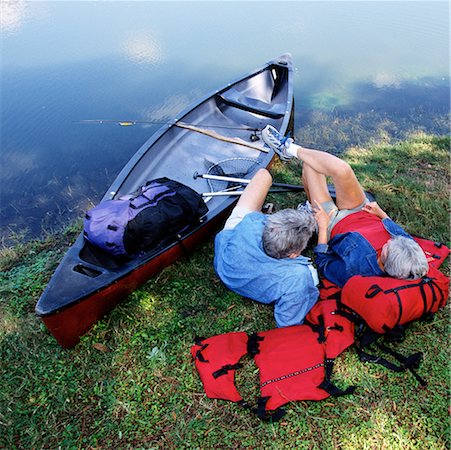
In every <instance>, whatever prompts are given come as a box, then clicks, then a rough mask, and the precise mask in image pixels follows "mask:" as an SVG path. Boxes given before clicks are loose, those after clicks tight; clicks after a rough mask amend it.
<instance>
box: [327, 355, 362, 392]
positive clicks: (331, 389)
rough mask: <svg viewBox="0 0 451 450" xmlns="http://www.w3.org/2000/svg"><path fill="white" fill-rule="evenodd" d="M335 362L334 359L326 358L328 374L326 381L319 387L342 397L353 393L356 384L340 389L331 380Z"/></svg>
mask: <svg viewBox="0 0 451 450" xmlns="http://www.w3.org/2000/svg"><path fill="white" fill-rule="evenodd" d="M334 363H335V360H334V359H331V358H326V360H325V361H324V368H325V371H326V375H325V377H324V381H323V382H322V383H321V384H320V385H319V386H318V387H319V388H321V389H324V390H325V391H326V392H327V393H328V394H329V395H331V396H332V397H340V396H342V395H348V394H353V393H354V391H355V389H356V387H355V386H349V387H347V388H346V389H340V388H338V387H337V386H335V385H334V384H333V383H332V382H331V378H332V371H333V368H334Z"/></svg>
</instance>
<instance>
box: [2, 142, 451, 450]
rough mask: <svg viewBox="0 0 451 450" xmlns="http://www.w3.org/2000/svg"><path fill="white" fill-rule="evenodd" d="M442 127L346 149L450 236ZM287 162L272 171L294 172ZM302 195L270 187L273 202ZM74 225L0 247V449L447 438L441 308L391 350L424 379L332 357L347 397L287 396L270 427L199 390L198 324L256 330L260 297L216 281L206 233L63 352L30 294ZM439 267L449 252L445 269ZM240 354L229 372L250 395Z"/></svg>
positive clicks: (363, 169)
mask: <svg viewBox="0 0 451 450" xmlns="http://www.w3.org/2000/svg"><path fill="white" fill-rule="evenodd" d="M449 149H450V140H449V138H438V137H431V136H424V135H417V136H414V137H412V138H411V139H410V140H408V141H406V142H403V143H400V144H397V145H394V146H391V145H378V146H374V147H372V148H360V149H349V150H348V151H347V152H346V154H345V155H344V158H345V159H347V160H348V161H349V162H350V163H351V165H352V166H353V167H354V168H355V170H356V172H357V174H358V176H359V178H360V180H361V181H362V184H363V185H364V187H365V189H367V190H370V191H372V192H373V193H375V194H376V196H377V199H378V201H379V203H380V204H381V205H382V207H383V208H384V209H386V210H387V211H388V212H389V213H390V214H391V216H392V218H393V219H394V220H396V221H397V222H399V223H400V224H402V225H403V226H404V227H405V228H406V229H407V230H408V231H410V232H412V233H415V234H418V235H422V236H424V237H428V238H431V239H434V240H438V241H441V242H445V243H447V244H448V245H449V213H450V209H449V167H450V166H449ZM299 170H300V166H299V165H298V164H297V163H290V164H284V165H282V164H280V163H277V164H276V165H275V167H274V168H273V173H274V175H275V177H276V179H277V180H278V181H284V182H298V181H299V180H298V175H297V173H299ZM303 199H304V198H303V194H289V195H286V196H281V195H279V196H274V197H273V198H272V200H273V201H274V202H275V203H276V204H277V206H278V207H279V208H282V207H285V206H289V205H296V204H297V203H299V202H300V201H302V200H303ZM79 229H80V225H79V224H78V225H75V226H74V227H72V228H71V229H69V230H67V231H66V232H65V233H62V234H60V235H58V236H54V237H52V238H48V239H47V240H46V241H35V242H30V243H28V244H20V245H17V246H15V247H14V248H8V249H3V250H2V253H1V259H0V264H1V271H2V272H1V273H0V291H1V296H0V377H1V378H0V448H8V449H16V448H17V449H31V448H37V449H39V448H52V449H56V448H63V449H77V448H83V449H95V448H96V449H100V448H102V449H113V448H114V449H127V448H133V449H139V448H162V449H179V448H199V449H210V448H234V449H235V448H240V449H241V448H243V449H244V448H246V449H248V448H249V449H260V448H270V449H282V448H283V449H285V448H286V449H293V448H297V449H304V448H305V449H321V450H323V449H390V450H396V449H399V450H401V449H402V450H406V449H421V450H424V449H431V450H432V449H434V450H436V449H447V448H449V447H450V436H449V431H450V430H449V416H448V406H449V403H448V399H447V396H448V394H449V362H448V361H449V355H448V348H449V340H448V335H449V328H448V324H449V316H448V311H447V309H446V310H444V311H441V312H439V313H438V314H437V315H436V317H435V319H434V321H432V322H428V323H422V322H418V323H416V324H414V325H413V326H411V328H410V329H409V331H408V333H407V338H406V340H405V342H403V343H402V344H401V349H402V350H403V351H405V352H406V353H407V352H409V351H411V352H413V351H419V350H420V351H423V352H424V362H423V364H422V366H421V367H420V370H419V373H420V375H422V376H423V377H424V378H425V379H426V380H427V381H428V383H429V384H428V386H426V387H425V388H422V387H420V386H419V385H418V383H417V382H416V380H415V379H414V378H413V377H412V376H411V375H409V374H407V373H406V374H405V373H402V374H395V373H391V372H389V371H387V370H386V369H384V368H381V367H379V366H374V365H369V364H363V363H361V362H359V361H358V358H357V356H356V354H355V351H354V350H353V349H350V350H348V351H347V352H345V353H344V354H343V355H341V356H340V357H339V358H338V360H337V364H336V372H335V377H334V378H335V379H336V380H338V384H339V385H349V384H353V385H356V386H357V390H356V392H355V394H354V395H351V396H345V397H340V398H337V399H327V400H324V401H321V402H307V401H305V402H296V403H292V404H290V405H288V406H287V410H288V413H287V415H286V416H285V417H284V418H283V419H282V421H281V422H279V423H277V424H268V423H263V422H260V421H259V420H258V419H256V417H255V416H253V415H252V414H250V413H249V412H248V411H245V410H241V409H240V408H239V407H238V406H237V405H235V404H233V403H228V402H225V401H220V400H210V399H208V398H207V397H206V396H205V394H204V391H203V388H202V385H201V382H200V380H199V377H198V375H197V373H196V370H195V368H194V365H193V362H192V361H191V358H190V355H189V350H190V347H191V345H192V341H193V337H194V336H196V335H202V336H212V335H215V334H220V333H225V332H230V331H246V332H254V331H263V330H266V329H269V328H273V327H274V320H273V314H272V308H271V307H268V306H264V305H260V304H257V303H256V302H252V301H250V300H247V299H244V298H242V297H240V296H238V295H236V294H234V293H232V292H230V291H228V290H227V289H226V288H225V287H224V286H223V285H222V284H221V283H220V282H219V280H218V279H217V277H216V276H215V273H214V271H213V268H212V257H213V242H212V240H210V241H209V242H206V243H205V244H203V245H202V246H200V247H199V248H198V250H197V251H196V252H195V253H193V254H192V256H191V257H190V258H189V259H188V258H185V259H181V260H180V261H178V262H177V263H176V264H174V265H173V266H171V267H169V268H167V269H165V270H164V271H163V272H161V274H160V275H158V276H157V277H155V278H153V279H151V280H149V281H148V282H147V283H146V284H145V285H144V286H142V287H141V288H140V289H138V290H137V291H135V292H134V293H133V294H131V295H130V296H129V297H128V298H127V299H126V300H125V301H124V302H123V303H122V304H121V305H120V306H119V307H117V308H116V309H115V310H114V311H113V312H112V313H110V314H109V315H108V316H107V317H105V318H104V319H103V320H102V321H101V322H99V323H98V324H97V325H95V327H94V328H93V329H92V330H91V331H90V332H89V333H88V334H87V335H86V336H84V337H83V338H82V341H81V343H80V344H79V345H77V346H76V347H75V348H74V349H72V350H64V349H62V348H61V347H60V346H59V345H58V344H57V343H56V341H55V340H54V338H53V337H52V336H51V335H50V334H49V333H48V331H47V330H46V328H45V327H44V326H43V325H42V324H41V323H40V322H39V320H38V319H37V318H36V317H35V316H34V306H35V303H36V301H37V299H38V297H39V295H40V293H41V292H42V290H43V288H44V287H45V285H46V283H47V282H48V280H49V278H50V276H51V274H52V272H53V270H54V269H55V267H56V265H57V264H58V261H59V260H60V259H61V257H62V255H63V254H64V252H65V250H66V249H67V247H68V246H69V245H70V243H71V242H72V241H73V240H74V239H75V237H76V235H77V233H78V232H79ZM443 270H445V271H446V272H448V263H446V264H445V267H444V268H443ZM257 376H258V374H257V372H256V369H255V366H254V365H253V363H252V361H250V360H246V361H245V367H244V369H243V370H242V371H241V373H240V374H239V375H238V376H237V383H238V385H239V388H240V390H241V392H242V393H244V396H245V397H246V398H247V399H249V400H250V401H251V402H252V401H254V400H255V399H256V398H257V397H258V382H257Z"/></svg>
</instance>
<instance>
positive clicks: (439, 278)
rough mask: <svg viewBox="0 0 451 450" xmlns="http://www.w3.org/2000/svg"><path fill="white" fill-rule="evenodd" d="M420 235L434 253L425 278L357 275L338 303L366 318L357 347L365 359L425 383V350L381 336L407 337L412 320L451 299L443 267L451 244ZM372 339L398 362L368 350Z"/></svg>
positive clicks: (359, 320) (356, 316) (348, 314)
mask: <svg viewBox="0 0 451 450" xmlns="http://www.w3.org/2000/svg"><path fill="white" fill-rule="evenodd" d="M414 239H415V241H416V242H418V244H419V245H420V247H421V248H422V249H423V251H424V252H425V255H426V257H427V259H428V263H429V271H428V273H427V275H426V276H425V277H423V278H421V279H419V280H400V279H396V278H392V277H389V276H385V277H362V276H360V275H357V276H354V277H352V278H350V279H349V280H348V281H347V283H346V284H345V285H344V286H343V289H342V292H341V296H340V299H339V303H338V304H339V309H340V313H341V314H343V315H345V316H346V317H349V318H350V319H351V320H354V321H355V322H356V323H359V324H360V326H359V333H358V336H356V350H357V353H358V355H359V357H360V359H361V360H362V361H368V362H375V363H378V364H381V365H383V366H385V367H387V368H389V369H391V370H394V371H396V372H401V371H404V370H410V371H411V373H412V374H413V375H414V376H415V378H416V379H417V380H418V382H419V383H420V384H422V385H423V386H424V385H426V382H425V381H424V380H423V379H422V378H421V377H419V376H418V375H417V373H416V372H415V369H416V368H418V366H419V364H420V361H421V359H422V353H421V352H417V353H415V354H413V355H410V356H403V355H401V354H400V353H398V352H397V351H395V350H394V349H393V348H390V347H388V346H387V345H385V344H382V343H381V342H380V339H379V338H380V337H381V335H384V338H385V341H387V342H389V341H392V342H399V341H400V340H402V339H403V338H404V332H405V326H406V325H408V324H409V323H410V322H412V321H414V320H417V319H421V318H427V317H431V316H432V315H433V314H434V313H435V312H437V311H438V310H439V309H440V308H442V307H443V306H444V305H445V303H446V301H447V299H448V294H449V278H448V277H446V276H445V275H444V274H443V273H442V272H440V271H439V270H438V267H440V265H441V264H442V262H443V261H444V260H445V258H446V257H447V256H448V254H449V252H450V250H449V249H448V248H447V247H446V246H445V245H443V244H440V243H436V242H433V241H430V240H428V239H424V238H418V237H415V238H414ZM330 289H332V288H330ZM332 290H333V289H332ZM362 326H363V328H362ZM372 344H375V345H376V346H377V347H378V348H379V350H381V351H382V352H384V353H387V354H389V355H391V356H392V357H394V358H395V359H396V360H397V363H394V362H390V361H389V360H387V359H385V358H383V357H380V356H376V355H374V354H371V353H368V351H367V349H368V348H369V347H370V346H371V345H372ZM398 363H399V364H398Z"/></svg>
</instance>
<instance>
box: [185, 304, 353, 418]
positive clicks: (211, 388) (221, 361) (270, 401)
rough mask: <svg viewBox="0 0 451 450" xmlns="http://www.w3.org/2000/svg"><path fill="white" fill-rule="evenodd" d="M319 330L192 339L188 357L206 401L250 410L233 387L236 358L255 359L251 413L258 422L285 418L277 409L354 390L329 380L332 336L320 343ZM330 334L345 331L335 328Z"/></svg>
mask: <svg viewBox="0 0 451 450" xmlns="http://www.w3.org/2000/svg"><path fill="white" fill-rule="evenodd" d="M323 313H324V312H323ZM343 320H346V319H344V318H343ZM334 326H335V324H334ZM322 327H323V325H321V324H320V325H318V331H314V330H313V329H312V327H310V326H308V325H295V326H292V327H285V328H276V329H273V330H269V331H264V332H261V333H254V334H253V335H251V336H248V335H247V334H246V333H241V332H237V333H226V334H221V335H218V336H213V337H211V338H207V339H196V343H195V345H193V347H192V348H191V355H192V356H193V358H194V360H195V365H196V368H197V370H198V372H199V375H200V378H201V381H202V384H203V386H204V389H205V393H206V394H207V396H208V397H209V398H220V399H223V400H230V401H233V402H237V403H239V404H240V405H241V406H243V407H246V408H250V407H249V405H248V404H247V403H246V402H245V401H244V400H243V398H242V396H241V395H240V394H239V392H238V390H237V388H236V384H235V373H236V370H237V369H239V368H240V367H241V366H242V365H241V364H240V363H239V360H240V359H241V358H242V357H243V356H244V355H245V354H246V353H248V354H249V355H250V356H253V357H254V361H255V364H256V366H257V367H258V369H259V371H260V389H261V397H260V398H259V399H258V406H257V408H253V411H254V412H255V413H256V414H257V415H258V417H259V418H260V419H262V420H269V419H270V420H272V421H277V420H279V419H280V418H281V417H282V416H283V414H284V411H283V410H282V409H280V406H282V405H284V404H286V403H288V402H290V401H296V400H322V399H324V398H327V397H329V396H330V395H333V396H338V395H344V394H348V393H352V392H353V391H354V388H348V389H347V390H344V391H343V390H341V389H338V388H337V387H335V386H334V385H333V384H332V382H331V376H332V369H333V359H332V358H328V357H327V343H328V340H329V337H330V336H331V334H330V333H327V334H328V336H327V337H326V339H325V340H324V338H322V336H323V337H324V336H325V335H326V333H325V331H324V329H322V330H321V331H319V328H322ZM348 328H349V327H348ZM334 331H335V332H336V333H341V332H343V330H340V329H339V328H338V327H337V328H335V329H334ZM332 353H334V354H335V353H336V350H334V351H333V352H332ZM270 412H272V413H271V414H269V413H270Z"/></svg>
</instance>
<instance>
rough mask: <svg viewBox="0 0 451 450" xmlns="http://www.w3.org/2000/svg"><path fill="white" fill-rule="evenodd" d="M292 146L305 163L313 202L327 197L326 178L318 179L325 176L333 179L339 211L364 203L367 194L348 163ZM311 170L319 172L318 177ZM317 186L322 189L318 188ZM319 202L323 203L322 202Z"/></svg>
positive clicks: (329, 155) (321, 152)
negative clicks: (319, 176)
mask: <svg viewBox="0 0 451 450" xmlns="http://www.w3.org/2000/svg"><path fill="white" fill-rule="evenodd" d="M291 145H292V146H294V147H295V149H296V154H297V157H298V159H300V160H302V161H304V171H305V170H307V173H306V177H307V178H306V179H307V185H308V191H309V195H310V196H311V197H312V199H313V200H318V198H315V197H316V196H318V197H319V198H323V197H324V196H325V192H324V189H323V188H324V187H325V189H326V191H327V184H325V177H324V178H318V175H324V176H330V177H332V180H333V182H334V185H335V191H336V195H337V198H336V202H335V203H336V205H337V207H338V209H353V208H356V207H357V206H359V205H361V204H362V203H363V202H364V200H365V193H364V191H363V189H362V186H360V183H359V181H358V180H357V177H356V176H355V173H354V171H353V170H352V168H351V166H350V165H349V164H348V163H347V162H346V161H343V160H342V159H340V158H337V157H336V156H334V155H331V154H330V153H326V152H323V151H319V150H314V149H311V148H305V147H301V146H299V145H296V144H291ZM290 148H291V147H290ZM311 169H313V171H314V172H317V175H315V174H313V173H311ZM317 185H318V186H320V187H317ZM313 189H315V191H313ZM327 195H328V197H329V200H330V195H329V194H328V193H327ZM318 201H319V202H320V203H322V201H320V200H318ZM324 201H327V200H324Z"/></svg>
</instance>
